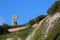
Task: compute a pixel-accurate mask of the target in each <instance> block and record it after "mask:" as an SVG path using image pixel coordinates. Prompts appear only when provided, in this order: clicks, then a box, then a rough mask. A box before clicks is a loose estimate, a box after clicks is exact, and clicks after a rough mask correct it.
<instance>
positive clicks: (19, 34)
mask: <svg viewBox="0 0 60 40" xmlns="http://www.w3.org/2000/svg"><path fill="white" fill-rule="evenodd" d="M33 29H34V28H26V29H24V30H20V31H17V32H13V33H9V34H3V35H0V40H6V39H7V38H14V40H17V38H22V39H25V38H26V37H27V36H28V35H29V34H30V33H31V32H32V30H33Z"/></svg>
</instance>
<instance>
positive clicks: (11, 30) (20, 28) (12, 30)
mask: <svg viewBox="0 0 60 40" xmlns="http://www.w3.org/2000/svg"><path fill="white" fill-rule="evenodd" d="M25 28H26V27H18V28H12V29H8V31H9V32H15V31H18V30H22V29H25Z"/></svg>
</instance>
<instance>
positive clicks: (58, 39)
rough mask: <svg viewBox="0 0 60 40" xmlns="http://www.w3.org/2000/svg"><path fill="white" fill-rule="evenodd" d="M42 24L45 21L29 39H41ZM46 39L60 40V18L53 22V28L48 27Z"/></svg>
mask: <svg viewBox="0 0 60 40" xmlns="http://www.w3.org/2000/svg"><path fill="white" fill-rule="evenodd" d="M44 24H45V22H44V23H43V24H42V25H41V26H40V27H39V29H38V30H37V31H36V33H35V34H34V36H33V37H32V39H31V40H42V38H41V36H42V35H41V34H42V28H43V26H44ZM46 40H60V18H59V19H58V20H57V22H55V23H54V25H53V28H51V29H50V31H49V33H48V37H47V38H46Z"/></svg>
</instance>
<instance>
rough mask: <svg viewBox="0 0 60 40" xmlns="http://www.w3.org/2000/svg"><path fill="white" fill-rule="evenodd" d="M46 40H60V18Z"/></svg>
mask: <svg viewBox="0 0 60 40" xmlns="http://www.w3.org/2000/svg"><path fill="white" fill-rule="evenodd" d="M46 40H60V18H59V19H58V21H57V22H56V23H55V24H54V26H53V27H52V28H51V29H50V31H49V34H48V37H47V38H46Z"/></svg>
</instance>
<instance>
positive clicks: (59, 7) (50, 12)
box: [47, 1, 60, 15]
mask: <svg viewBox="0 0 60 40" xmlns="http://www.w3.org/2000/svg"><path fill="white" fill-rule="evenodd" d="M56 12H60V1H56V2H55V3H54V4H53V5H52V7H50V8H49V10H48V11H47V13H48V15H54V14H55V13H56Z"/></svg>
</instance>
